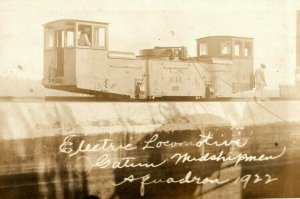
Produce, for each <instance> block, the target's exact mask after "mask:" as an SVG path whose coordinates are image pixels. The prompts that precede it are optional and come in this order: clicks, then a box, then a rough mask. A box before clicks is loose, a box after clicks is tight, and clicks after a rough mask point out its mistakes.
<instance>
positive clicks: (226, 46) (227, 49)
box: [220, 41, 231, 55]
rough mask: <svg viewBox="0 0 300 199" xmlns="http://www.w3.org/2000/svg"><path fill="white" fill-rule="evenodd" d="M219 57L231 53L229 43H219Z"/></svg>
mask: <svg viewBox="0 0 300 199" xmlns="http://www.w3.org/2000/svg"><path fill="white" fill-rule="evenodd" d="M220 50H221V55H229V54H230V53H231V47H230V42H229V41H224V42H221V49H220Z"/></svg>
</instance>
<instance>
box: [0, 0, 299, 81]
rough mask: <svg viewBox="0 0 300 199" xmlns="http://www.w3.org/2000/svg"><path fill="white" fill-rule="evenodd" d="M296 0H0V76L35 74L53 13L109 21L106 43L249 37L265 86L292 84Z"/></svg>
mask: <svg viewBox="0 0 300 199" xmlns="http://www.w3.org/2000/svg"><path fill="white" fill-rule="evenodd" d="M297 9H299V10H300V2H299V1H297V0H286V1H281V0H244V1H239V0H210V1H207V0H189V1H184V0H164V1H161V0H126V1H125V0H110V1H104V0H89V1H79V0H35V1H33V0H27V1H23V0H0V38H2V41H1V46H0V76H12V77H21V78H25V79H42V75H43V26H42V25H43V24H45V23H47V22H50V21H54V20H59V19H81V20H91V21H101V22H108V23H109V50H114V51H129V52H134V53H136V54H138V53H139V50H140V49H145V48H152V47H154V46H187V48H188V54H189V55H190V56H195V55H196V41H195V39H197V38H200V37H206V36H213V35H233V36H242V37H252V38H254V64H255V68H257V67H259V65H260V64H261V63H265V64H266V65H267V71H266V76H267V83H268V85H269V86H270V87H277V86H278V85H279V84H293V82H294V76H295V74H294V71H295V66H296V58H295V54H296V47H295V46H296V43H295V42H296V29H295V28H296V10H297Z"/></svg>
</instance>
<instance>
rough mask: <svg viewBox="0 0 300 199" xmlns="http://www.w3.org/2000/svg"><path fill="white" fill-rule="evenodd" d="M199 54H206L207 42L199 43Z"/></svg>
mask: <svg viewBox="0 0 300 199" xmlns="http://www.w3.org/2000/svg"><path fill="white" fill-rule="evenodd" d="M199 55H200V56H205V55H208V49H207V43H199Z"/></svg>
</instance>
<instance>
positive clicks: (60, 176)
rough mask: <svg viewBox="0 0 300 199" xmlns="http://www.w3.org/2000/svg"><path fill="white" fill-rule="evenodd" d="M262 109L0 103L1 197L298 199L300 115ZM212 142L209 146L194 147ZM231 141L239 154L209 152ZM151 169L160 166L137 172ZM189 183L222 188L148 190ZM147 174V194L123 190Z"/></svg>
mask: <svg viewBox="0 0 300 199" xmlns="http://www.w3.org/2000/svg"><path fill="white" fill-rule="evenodd" d="M272 103H274V104H272ZM275 103H277V104H275ZM285 103H286V104H285ZM264 105H265V108H266V109H262V107H261V106H260V105H258V104H255V103H232V102H230V103H217V102H214V103H131V104H130V103H129V104H127V103H105V104H102V103H88V104H80V103H2V104H0V112H1V117H0V151H1V155H0V198H49V199H50V198H76V199H77V198H78V199H80V198H84V197H85V196H87V195H90V194H94V195H98V196H101V198H102V199H103V198H107V199H113V198H120V199H122V198H123V199H127V198H128V199H129V198H151V199H155V198H161V199H162V198H175V199H179V198H180V199H181V198H186V199H187V198H224V196H226V197H227V198H249V197H251V198H258V197H297V196H299V195H300V190H299V189H298V188H297V185H298V184H299V183H300V182H299V180H298V179H300V173H299V172H298V169H297V168H299V166H300V163H299V160H300V148H299V146H298V143H299V140H300V137H299V135H298V132H299V130H300V123H299V121H300V116H299V114H293V112H291V113H290V114H289V115H286V111H285V112H284V113H283V114H280V113H281V110H287V109H288V108H290V107H291V106H293V109H294V110H295V111H297V110H298V109H300V103H298V102H271V104H264ZM208 135H210V136H211V138H212V139H211V140H209V141H208V142H207V143H206V144H202V145H201V146H200V145H199V146H195V143H197V142H198V141H199V140H201V139H203V138H204V137H203V136H208ZM68 136H71V137H70V139H69V140H66V138H68ZM201 136H202V137H201ZM234 140H240V142H241V143H244V145H243V144H242V146H236V144H235V143H233V144H228V145H226V144H220V146H215V145H213V144H211V145H209V144H208V143H213V142H217V143H224V142H225V141H227V142H230V141H234ZM66 143H69V144H70V143H71V144H72V145H68V144H66ZM147 143H149V144H148V145H147ZM172 143H173V144H174V143H175V145H174V146H173V145H171V144H172ZM176 143H177V145H176ZM178 143H184V144H183V145H179V144H178ZM97 144H98V145H97ZM104 145H105V146H104ZM95 146H97V147H98V148H97V147H95ZM125 146H128V148H127V149H124V147H125ZM93 147H95V148H94V149H95V150H94V151H93V150H92V149H93ZM101 147H102V148H101ZM122 147H123V148H122ZM68 149H71V150H72V151H71V152H70V151H68ZM78 149H81V150H78ZM186 153H187V154H188V155H189V156H191V157H201V156H204V155H205V154H208V155H209V156H208V157H212V156H215V157H218V156H221V155H222V157H224V158H228V157H236V156H237V155H239V154H243V155H247V156H250V155H252V156H254V155H255V156H260V155H262V154H264V155H265V156H271V155H272V156H274V157H276V156H278V157H277V158H274V159H270V160H265V161H240V162H237V160H236V159H233V160H226V161H223V159H220V160H219V161H212V160H206V161H190V162H181V161H178V163H177V164H175V162H176V160H177V159H178V157H179V155H177V156H175V154H182V155H183V154H186ZM281 153H282V155H280V156H279V154H281ZM220 154H221V155H220ZM101 158H102V159H101ZM105 158H106V159H105ZM126 158H131V159H130V164H128V165H127V166H124V165H125V162H126ZM101 160H102V161H101ZM103 160H106V162H105V161H103ZM107 161H109V164H108V163H107ZM164 161H165V162H164ZM151 163H152V164H153V165H159V166H157V167H151V166H149V167H146V166H141V164H144V165H146V164H151ZM139 164H140V165H139ZM160 164H161V165H160ZM133 165H139V166H133ZM189 174H190V176H191V178H193V177H197V178H199V179H202V180H203V179H205V178H209V179H217V180H219V181H224V182H225V183H222V184H209V183H202V184H201V183H200V184H197V183H187V181H185V182H183V181H182V183H171V181H170V183H166V182H164V183H149V182H150V181H153V180H157V181H158V180H161V181H166V180H167V179H169V178H172V179H173V182H174V181H176V180H179V179H184V178H185V177H186V176H187V175H189ZM146 175H149V178H150V179H148V180H147V181H145V183H149V184H145V185H144V186H141V179H140V180H133V181H132V182H129V181H130V180H127V181H126V179H130V178H128V177H129V176H134V178H141V177H143V176H146ZM266 175H269V176H266ZM191 178H190V179H191ZM275 178H278V180H273V181H270V182H269V183H266V182H268V180H272V179H275ZM131 179H132V178H131ZM125 181H126V182H125ZM122 182H124V183H122ZM118 184H119V185H118ZM116 185H117V186H116Z"/></svg>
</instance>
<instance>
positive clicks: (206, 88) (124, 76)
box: [43, 19, 253, 99]
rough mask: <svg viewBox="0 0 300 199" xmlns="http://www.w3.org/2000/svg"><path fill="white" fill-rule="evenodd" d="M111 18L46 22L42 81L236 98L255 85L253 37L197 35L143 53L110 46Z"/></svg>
mask: <svg viewBox="0 0 300 199" xmlns="http://www.w3.org/2000/svg"><path fill="white" fill-rule="evenodd" d="M108 27H109V24H108V23H102V22H92V21H83V20H73V19H65V20H58V21H53V22H49V23H47V24H45V25H44V78H43V85H44V86H45V87H47V88H50V89H57V90H64V91H69V92H76V93H83V94H91V95H95V96H97V97H126V98H131V99H155V98H165V97H167V98H172V97H188V98H193V99H201V98H202V99H204V98H223V97H232V95H233V94H234V93H236V92H241V91H245V90H250V89H252V87H253V39H252V38H246V37H234V36H210V37H204V38H199V39H196V43H197V56H196V57H189V56H188V53H187V48H186V47H184V46H179V47H178V46H177V47H172V46H167V47H159V46H157V47H154V48H153V49H143V50H140V54H139V55H138V56H135V55H134V53H129V52H119V51H109V50H108Z"/></svg>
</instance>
